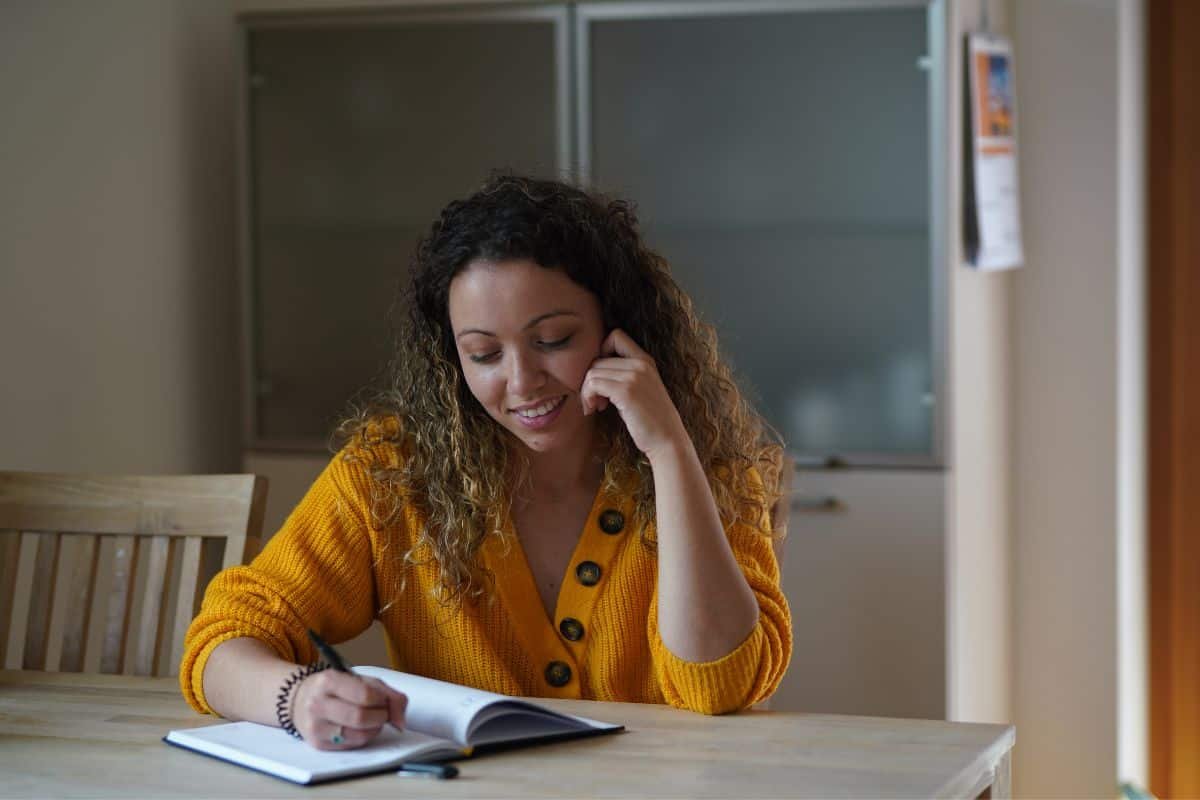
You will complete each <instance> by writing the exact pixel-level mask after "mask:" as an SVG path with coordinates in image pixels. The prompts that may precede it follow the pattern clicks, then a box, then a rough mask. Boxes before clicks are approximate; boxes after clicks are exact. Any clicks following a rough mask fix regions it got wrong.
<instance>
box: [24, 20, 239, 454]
mask: <svg viewBox="0 0 1200 800" xmlns="http://www.w3.org/2000/svg"><path fill="white" fill-rule="evenodd" d="M231 25H232V20H231V18H230V13H229V8H228V6H227V5H226V4H224V3H214V2H206V0H190V1H189V0H106V2H103V3H97V2H93V1H92V0H73V1H72V0H53V1H52V2H45V3H42V2H15V3H3V4H0V97H3V98H4V102H5V108H4V113H3V117H4V123H3V135H2V137H0V141H2V142H3V146H0V370H2V372H0V375H2V377H3V388H2V389H0V469H14V468H16V469H38V470H96V471H106V472H117V471H121V472H192V471H230V470H233V469H236V467H237V449H236V441H237V440H236V431H237V422H236V415H237V407H236V391H235V381H236V378H237V374H238V372H237V367H236V364H237V348H236V344H235V337H234V329H235V325H236V320H237V318H236V315H235V310H234V307H233V304H232V303H231V302H230V299H231V298H232V297H234V296H236V295H235V290H234V284H233V281H234V276H235V274H236V273H235V271H234V253H235V250H234V235H233V224H234V212H233V204H232V199H233V196H234V195H233V180H232V176H233V140H232V124H231V113H232V106H231V102H230V101H231V95H230V87H231V82H230V78H231V63H232V62H231V55H232V49H231V48H232V39H231Z"/></svg>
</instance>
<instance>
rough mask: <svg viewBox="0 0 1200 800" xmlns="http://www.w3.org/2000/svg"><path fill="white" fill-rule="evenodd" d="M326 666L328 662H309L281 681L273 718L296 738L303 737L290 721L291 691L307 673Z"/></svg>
mask: <svg viewBox="0 0 1200 800" xmlns="http://www.w3.org/2000/svg"><path fill="white" fill-rule="evenodd" d="M328 668H329V665H328V664H324V663H322V662H320V661H318V662H316V663H314V664H309V665H308V666H307V667H300V668H299V669H298V670H296V671H295V672H293V673H292V674H291V675H289V676H288V679H287V680H286V681H284V682H283V686H281V687H280V688H279V697H278V699H277V700H276V701H275V718H276V719H278V720H279V727H281V728H283V729H284V730H285V731H286V732H287V733H289V734H291V735H292V736H294V737H295V738H297V739H303V738H304V737H303V736H301V735H300V731H298V730H296V725H295V723H293V722H292V692H293V691H295V689H296V687H297V686H299V685H300V682H301V681H302V680H304V679H305V678H307V677H308V676H309V675H313V674H314V673H317V672H320V671H321V670H324V669H328Z"/></svg>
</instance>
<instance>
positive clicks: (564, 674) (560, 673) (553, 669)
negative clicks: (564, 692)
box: [546, 661, 571, 687]
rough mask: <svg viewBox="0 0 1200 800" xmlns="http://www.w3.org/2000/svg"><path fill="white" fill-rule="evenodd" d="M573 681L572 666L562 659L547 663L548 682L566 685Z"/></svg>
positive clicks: (555, 685)
mask: <svg viewBox="0 0 1200 800" xmlns="http://www.w3.org/2000/svg"><path fill="white" fill-rule="evenodd" d="M570 682H571V668H570V667H568V666H567V665H566V664H564V663H563V662H561V661H551V662H550V663H549V664H547V665H546V683H548V684H550V685H551V686H554V687H559V686H566V685H567V684H568V683H570Z"/></svg>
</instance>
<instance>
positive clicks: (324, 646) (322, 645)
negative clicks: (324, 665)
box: [308, 628, 350, 672]
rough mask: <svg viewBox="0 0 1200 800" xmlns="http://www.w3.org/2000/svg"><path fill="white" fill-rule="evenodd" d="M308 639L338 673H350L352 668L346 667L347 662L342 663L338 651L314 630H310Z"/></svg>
mask: <svg viewBox="0 0 1200 800" xmlns="http://www.w3.org/2000/svg"><path fill="white" fill-rule="evenodd" d="M308 638H309V639H310V640H311V641H312V643H313V644H315V645H316V646H317V652H318V653H320V654H321V658H323V659H325V660H326V661H327V662H328V663H329V666H331V667H333V668H334V669H335V670H337V671H338V672H349V671H350V668H349V667H347V666H346V662H345V661H342V657H341V656H339V655H338V652H337V650H334V649H333V647H332V646H331V645H330V644H329V643H328V642H326V641H325V640H324V639H322V638H321V637H320V636H318V635H317V632H316V631H314V630H313V629H312V628H309V629H308Z"/></svg>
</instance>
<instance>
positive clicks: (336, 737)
mask: <svg viewBox="0 0 1200 800" xmlns="http://www.w3.org/2000/svg"><path fill="white" fill-rule="evenodd" d="M345 732H346V731H345V728H343V727H342V726H341V725H338V726H337V730H335V731H334V732H333V736H330V737H329V741H330V742H332V743H333V744H341V743H342V742H344V741H346V737H345V736H343V735H342V734H344V733H345Z"/></svg>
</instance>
